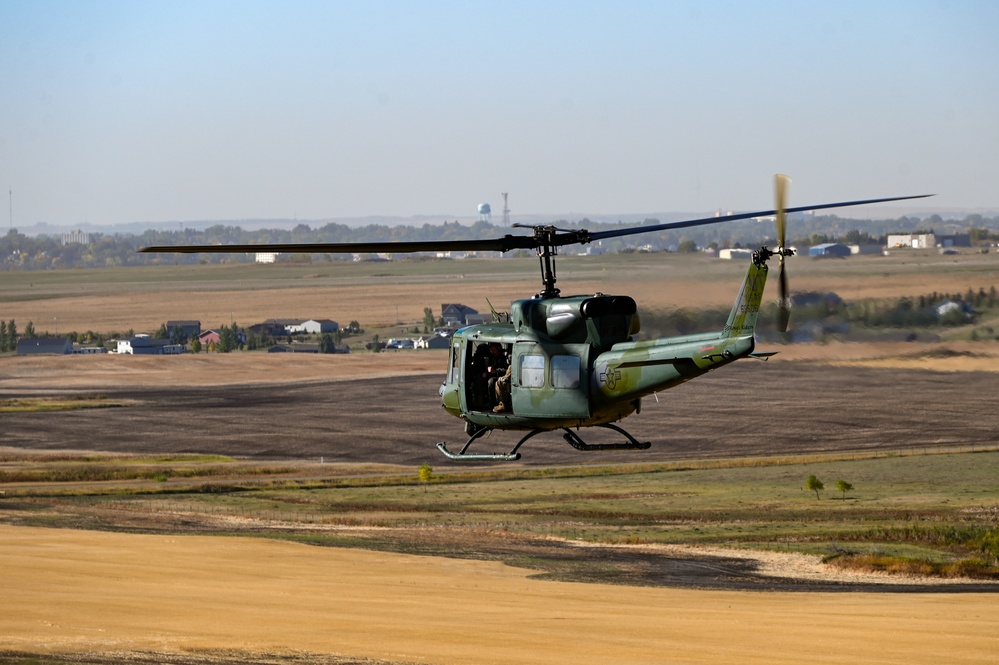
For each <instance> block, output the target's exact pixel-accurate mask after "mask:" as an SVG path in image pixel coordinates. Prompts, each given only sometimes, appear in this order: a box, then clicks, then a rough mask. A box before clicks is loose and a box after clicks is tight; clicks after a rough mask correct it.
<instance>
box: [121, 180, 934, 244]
mask: <svg viewBox="0 0 999 665" xmlns="http://www.w3.org/2000/svg"><path fill="white" fill-rule="evenodd" d="M927 196H933V195H932V194H920V195H918V196H896V197H891V198H884V199H866V200H863V201H842V202H839V203H824V204H820V205H813V206H800V207H797V208H788V209H787V210H786V212H788V213H792V212H805V211H807V210H825V209H827V208H845V207H849V206H859V205H868V204H871V203H885V202H888V201H905V200H908V199H922V198H926V197H927ZM776 212H777V211H776V210H758V211H756V212H745V213H739V214H735V215H721V216H718V217H703V218H701V219H689V220H685V221H682V222H669V223H666V224H653V225H651V226H631V227H627V228H623V229H611V230H609V231H595V232H592V233H590V232H588V231H586V230H585V229H579V230H567V231H563V230H559V229H556V228H554V227H551V226H546V227H538V228H537V229H535V233H534V235H529V236H513V235H505V236H503V237H501V238H486V239H482V240H429V241H405V240H404V241H399V242H390V241H385V242H336V243H288V244H282V243H267V244H259V245H158V246H154V247H143V248H142V249H140V250H139V251H140V252H177V253H181V254H197V253H200V252H205V253H213V254H241V253H253V252H286V253H289V254H354V253H358V254H378V253H382V252H392V253H397V254H406V253H413V252H508V251H510V250H512V249H538V248H540V247H561V246H564V245H574V244H577V243H583V244H585V243H588V242H592V241H594V240H602V239H604V238H619V237H621V236H629V235H637V234H640V233H654V232H656V231H665V230H667V229H682V228H687V227H692V226H706V225H709V224H723V223H725V222H734V221H738V220H740V219H752V218H753V217H769V216H771V215H773V214H775V213H776ZM540 231H547V232H544V233H542V232H540Z"/></svg>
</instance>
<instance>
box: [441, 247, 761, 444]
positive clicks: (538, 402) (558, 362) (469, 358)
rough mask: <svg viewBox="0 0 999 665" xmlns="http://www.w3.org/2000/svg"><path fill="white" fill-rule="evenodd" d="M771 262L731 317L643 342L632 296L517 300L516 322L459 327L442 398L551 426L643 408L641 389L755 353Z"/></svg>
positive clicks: (469, 414) (517, 421)
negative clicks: (493, 360) (492, 360)
mask: <svg viewBox="0 0 999 665" xmlns="http://www.w3.org/2000/svg"><path fill="white" fill-rule="evenodd" d="M766 270H767V268H766V264H765V263H761V264H759V265H753V266H751V268H750V273H749V275H748V276H747V280H746V283H745V284H744V285H743V289H742V291H740V293H739V298H738V299H737V300H736V304H735V307H734V308H733V310H732V313H731V314H730V316H729V322H728V325H726V327H725V328H724V329H723V330H722V331H721V332H715V333H705V334H700V335H688V336H682V337H669V338H660V339H652V340H644V341H636V340H635V339H634V336H635V335H636V334H637V333H638V332H639V330H640V323H639V317H638V312H637V307H636V305H635V301H634V300H633V299H632V298H630V297H628V296H610V295H604V294H596V295H590V296H570V297H556V298H540V297H538V298H529V299H524V300H517V301H514V302H513V303H512V306H511V313H510V322H509V323H492V324H483V325H474V326H468V327H465V328H461V329H459V330H457V331H456V332H455V333H454V335H453V337H452V341H451V347H450V356H449V359H450V365H449V369H448V374H447V376H446V378H445V381H444V383H443V385H442V386H441V390H440V394H441V401H442V405H443V407H444V408H445V409H446V410H447V411H448V412H449V413H451V414H452V415H454V416H457V417H459V418H462V419H463V420H465V421H466V422H467V423H471V424H472V425H473V426H474V427H476V428H488V429H502V430H538V429H540V430H554V429H560V428H572V427H588V426H594V425H604V424H606V423H612V422H615V421H618V420H621V419H622V418H625V417H626V416H628V415H631V414H632V413H635V412H637V411H639V410H640V409H641V398H642V397H645V396H647V395H651V394H653V393H655V392H658V391H661V390H665V389H667V388H671V387H673V386H676V385H679V384H681V383H684V382H686V381H689V380H691V379H694V378H696V377H698V376H701V375H703V374H705V373H706V372H709V371H711V370H713V369H715V368H717V367H721V366H723V365H726V364H728V363H731V362H733V361H735V360H737V359H739V358H744V357H746V356H749V355H750V354H752V353H753V350H754V348H755V342H754V337H753V329H754V327H755V321H756V315H757V313H758V311H759V305H760V300H761V298H762V294H763V287H764V283H765V281H766ZM492 345H498V346H499V353H501V354H502V356H503V358H504V359H505V362H501V363H498V364H500V365H501V366H502V367H503V368H505V367H507V366H508V367H509V373H508V377H509V378H508V382H509V387H508V394H505V395H502V394H500V393H499V392H498V391H496V390H495V388H494V384H495V382H496V381H498V380H499V377H493V376H492V375H494V374H496V372H494V371H491V370H492V369H493V368H491V367H490V366H489V365H488V364H485V363H488V362H489V361H488V360H485V361H483V360H482V359H483V358H488V357H489V356H488V348H489V347H490V346H492ZM493 353H495V351H493ZM490 378H495V380H494V381H493V382H490V381H489V379H490ZM501 404H502V406H500V405H501Z"/></svg>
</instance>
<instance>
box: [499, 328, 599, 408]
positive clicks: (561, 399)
mask: <svg viewBox="0 0 999 665" xmlns="http://www.w3.org/2000/svg"><path fill="white" fill-rule="evenodd" d="M589 353H590V346H589V345H588V344H558V345H555V344H539V343H537V342H517V343H516V344H514V345H513V359H512V362H513V373H512V378H513V387H512V394H513V413H514V414H515V415H518V416H537V417H545V418H581V419H583V418H589V416H590V382H589V381H588V380H586V375H587V368H588V367H589Z"/></svg>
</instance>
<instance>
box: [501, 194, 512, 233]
mask: <svg viewBox="0 0 999 665" xmlns="http://www.w3.org/2000/svg"><path fill="white" fill-rule="evenodd" d="M500 196H502V197H503V226H510V206H508V205H507V204H506V197H507V192H503V193H502V194H501V195H500Z"/></svg>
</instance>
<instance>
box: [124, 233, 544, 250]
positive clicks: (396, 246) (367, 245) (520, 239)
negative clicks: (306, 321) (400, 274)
mask: <svg viewBox="0 0 999 665" xmlns="http://www.w3.org/2000/svg"><path fill="white" fill-rule="evenodd" d="M537 246H538V243H537V240H536V239H535V238H534V236H511V235H506V236H503V237H502V238H487V239H483V240H436V241H435V240H425V241H424V240H421V241H398V242H389V241H385V242H319V243H289V244H282V243H261V244H259V245H256V244H254V245H162V246H157V247H143V248H142V249H140V250H139V251H140V252H177V253H180V254H197V253H200V252H205V253H213V254H240V253H253V252H286V253H289V254H378V253H382V252H394V253H403V254H405V253H412V252H507V251H509V250H511V249H534V248H536V247H537Z"/></svg>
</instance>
